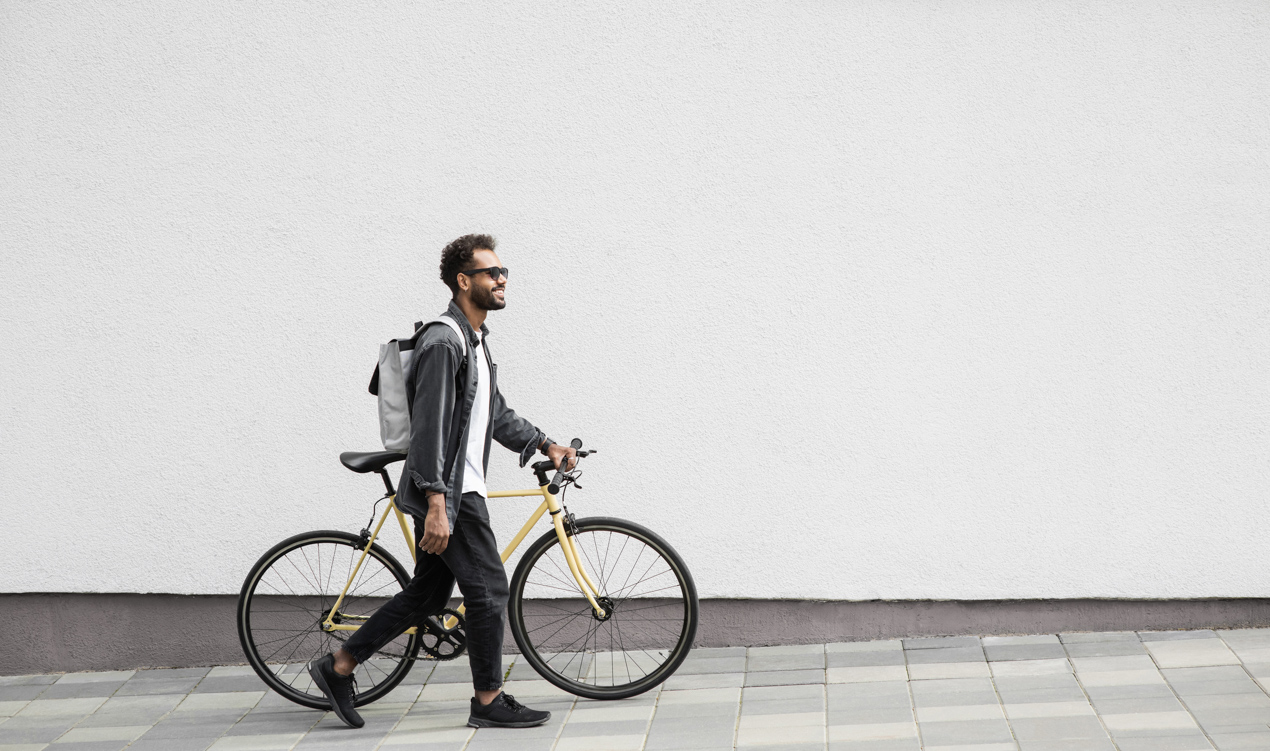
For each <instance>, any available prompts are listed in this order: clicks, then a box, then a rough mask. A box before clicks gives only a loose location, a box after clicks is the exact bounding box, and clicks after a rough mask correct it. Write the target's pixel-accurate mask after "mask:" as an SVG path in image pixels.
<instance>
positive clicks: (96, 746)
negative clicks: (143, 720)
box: [51, 741, 129, 751]
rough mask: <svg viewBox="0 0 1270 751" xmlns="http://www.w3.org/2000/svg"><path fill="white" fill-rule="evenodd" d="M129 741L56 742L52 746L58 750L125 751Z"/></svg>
mask: <svg viewBox="0 0 1270 751" xmlns="http://www.w3.org/2000/svg"><path fill="white" fill-rule="evenodd" d="M128 745H129V742H128V741H86V742H83V743H64V742H58V743H54V744H53V745H52V747H51V748H53V749H56V751H123V749H125V748H127V747H128Z"/></svg>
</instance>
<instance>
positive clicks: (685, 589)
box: [508, 517, 698, 699]
mask: <svg viewBox="0 0 1270 751" xmlns="http://www.w3.org/2000/svg"><path fill="white" fill-rule="evenodd" d="M576 526H577V534H575V535H573V537H572V538H571V539H572V540H573V541H574V542H575V543H576V545H577V549H578V553H579V556H580V558H581V562H582V566H583V567H584V568H585V569H586V572H587V573H588V574H589V575H590V576H591V579H592V581H594V582H595V584H596V586H597V587H599V588H600V597H599V602H600V604H601V606H602V607H603V608H604V609H605V610H606V611H607V614H606V617H604V618H599V617H597V616H596V615H595V613H594V611H593V610H592V608H591V606H590V603H588V602H587V600H586V599H585V597H583V596H582V594H581V593H580V591H579V590H578V586H577V583H576V582H575V580H574V578H573V575H572V573H571V572H570V570H569V565H568V562H567V561H566V560H565V557H564V552H563V551H562V550H561V548H560V541H559V539H558V538H557V537H556V533H555V531H554V530H553V531H551V532H548V533H547V534H545V535H543V536H542V537H540V538H538V540H536V541H535V542H534V544H533V545H531V546H530V547H529V548H528V549H527V550H526V551H525V555H524V557H523V558H522V559H521V561H520V565H519V566H517V567H516V572H515V574H514V575H513V576H512V583H511V597H510V598H509V607H508V616H509V621H510V624H511V629H512V635H513V636H514V637H515V638H516V645H517V646H518V647H520V652H521V654H522V655H524V657H525V660H526V661H527V662H529V664H530V665H531V666H532V667H533V668H534V670H536V671H538V673H539V674H541V675H542V677H543V678H546V679H547V680H548V681H550V682H551V683H552V684H554V685H555V686H558V687H559V688H562V689H564V690H565V691H568V692H570V693H573V694H577V695H578V696H583V697H587V698H590V699H624V698H626V697H629V696H634V695H636V694H639V693H642V692H644V691H647V690H648V689H650V688H652V687H654V686H656V685H657V684H659V683H661V682H662V681H664V680H666V678H668V677H670V675H671V674H672V673H674V672H675V670H676V668H678V667H679V665H680V663H682V662H683V660H684V658H685V657H687V655H688V650H689V649H691V648H692V639H693V636H694V635H695V634H696V631H697V618H698V605H697V589H696V586H695V585H694V584H693V581H692V575H691V574H689V573H688V568H687V566H685V565H684V562H683V560H682V559H681V558H680V557H679V554H678V553H676V552H675V550H674V548H672V547H670V545H669V544H668V543H667V542H666V541H665V540H663V539H661V538H660V537H658V536H657V535H656V534H654V533H653V532H651V531H649V530H648V529H645V528H644V527H642V526H640V525H638V524H635V523H633V522H628V521H624V520H622V519H607V518H602V517H594V518H590V519H579V520H578V521H577V522H576Z"/></svg>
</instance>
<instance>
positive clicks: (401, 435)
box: [370, 316, 467, 454]
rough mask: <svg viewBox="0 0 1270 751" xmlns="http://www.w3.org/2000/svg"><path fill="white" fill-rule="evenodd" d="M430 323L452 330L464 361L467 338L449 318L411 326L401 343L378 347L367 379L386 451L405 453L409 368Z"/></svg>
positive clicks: (397, 340) (398, 340)
mask: <svg viewBox="0 0 1270 751" xmlns="http://www.w3.org/2000/svg"><path fill="white" fill-rule="evenodd" d="M434 323H443V324H445V325H447V326H449V327H450V328H452V329H454V333H455V334H458V337H459V341H460V342H462V343H463V356H464V357H465V358H466V357H467V338H466V337H464V336H463V330H462V329H460V328H459V324H458V323H457V322H455V320H454V319H453V318H450V317H449V316H440V317H439V318H434V319H432V320H431V321H428V322H427V323H426V324H425V323H423V322H421V321H416V322H415V332H414V333H413V334H411V335H410V336H409V337H407V338H405V339H393V340H392V341H390V342H388V343H387V344H381V345H379V364H378V365H376V366H375V374H374V375H373V376H371V378H370V393H372V394H374V395H375V396H377V397H379V437H380V439H381V440H383V442H384V448H385V449H387V450H388V451H400V452H401V453H403V454H404V453H406V452H407V451H408V450H409V449H410V397H411V394H410V387H409V385H408V381H409V376H410V365H411V363H412V362H413V361H414V354H415V345H416V344H417V343H418V342H419V337H420V336H422V335H423V332H424V331H425V330H426V329H427V328H428V327H429V326H431V325H432V324H434Z"/></svg>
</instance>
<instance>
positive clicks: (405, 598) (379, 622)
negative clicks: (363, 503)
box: [344, 493, 508, 691]
mask: <svg viewBox="0 0 1270 751" xmlns="http://www.w3.org/2000/svg"><path fill="white" fill-rule="evenodd" d="M414 523H415V525H414V526H415V575H414V578H413V579H411V580H410V583H409V584H407V585H406V588H405V589H403V590H401V592H399V593H397V596H396V597H393V598H392V599H391V600H389V601H388V602H386V603H384V606H383V607H381V608H380V609H379V610H377V611H375V614H374V615H372V616H371V617H370V618H369V619H367V621H366V623H364V624H363V625H362V627H361V628H359V629H357V631H355V632H353V636H352V637H351V638H349V640H348V641H347V642H345V643H344V649H345V651H347V652H348V653H349V654H351V655H353V657H354V658H355V659H356V660H357V661H358V662H359V663H360V662H364V661H366V660H368V659H370V658H371V657H372V656H373V655H374V654H375V650H377V649H379V648H381V647H383V646H384V645H385V644H387V643H388V642H390V641H392V640H393V639H395V638H397V637H398V636H400V635H401V633H402V632H403V631H405V630H406V629H408V628H410V627H411V626H417V625H419V624H420V623H422V622H423V620H424V619H425V618H427V617H428V616H430V615H432V614H434V613H436V612H437V611H439V610H441V609H442V608H444V607H445V605H446V603H447V602H449V600H450V593H451V591H453V589H454V582H455V581H456V580H457V581H458V583H459V591H460V592H462V593H463V604H464V605H465V606H466V610H465V611H464V616H463V619H464V624H465V625H464V631H465V632H466V633H467V654H468V661H469V663H470V664H471V666H472V685H473V686H474V687H475V688H476V690H478V691H493V690H495V689H497V688H501V687H502V685H503V616H505V615H506V613H507V594H508V589H507V572H506V570H505V569H504V568H503V562H502V560H501V559H500V558H499V553H498V545H497V544H496V543H495V541H494V530H492V529H490V526H489V511H488V510H486V508H485V499H484V498H482V497H481V496H480V495H478V494H476V493H464V494H463V503H462V504H461V505H460V506H459V514H458V518H457V519H455V521H454V532H452V533H451V534H450V543H449V545H448V546H446V549H445V552H443V553H441V555H433V554H431V553H425V552H423V551H422V550H419V540H420V538H421V537H422V536H423V519H422V518H420V517H415V520H414Z"/></svg>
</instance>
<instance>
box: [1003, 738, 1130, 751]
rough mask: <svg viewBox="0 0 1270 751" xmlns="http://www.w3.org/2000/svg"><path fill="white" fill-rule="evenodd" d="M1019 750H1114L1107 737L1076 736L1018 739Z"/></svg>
mask: <svg viewBox="0 0 1270 751" xmlns="http://www.w3.org/2000/svg"><path fill="white" fill-rule="evenodd" d="M1019 751H1116V747H1115V746H1113V745H1111V740H1110V739H1109V738H1078V739H1071V740H1064V741H1024V740H1020V741H1019Z"/></svg>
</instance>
